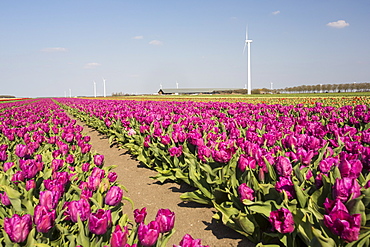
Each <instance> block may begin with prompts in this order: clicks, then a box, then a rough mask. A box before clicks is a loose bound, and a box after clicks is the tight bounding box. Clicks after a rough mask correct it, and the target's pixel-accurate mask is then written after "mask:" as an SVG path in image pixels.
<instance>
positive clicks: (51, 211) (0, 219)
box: [0, 99, 203, 247]
mask: <svg viewBox="0 0 370 247" xmlns="http://www.w3.org/2000/svg"><path fill="white" fill-rule="evenodd" d="M24 103H25V102H23V104H22V103H21V102H17V103H15V105H9V107H8V108H5V107H4V108H3V109H2V110H3V111H2V112H1V116H0V201H1V207H0V225H1V227H0V229H1V231H0V245H1V246H71V247H73V246H83V247H88V246H91V247H93V246H111V247H130V246H138V247H141V246H166V244H167V242H168V240H169V238H170V236H171V235H172V233H173V232H174V229H173V228H174V220H175V215H174V213H173V212H172V211H170V210H169V209H160V210H159V211H158V213H157V215H156V217H155V219H154V220H153V221H151V222H150V223H148V224H146V223H145V219H146V209H145V208H143V209H141V210H138V209H136V210H135V211H134V218H135V222H130V221H129V220H128V215H127V213H124V212H122V205H123V202H125V203H131V204H133V203H132V201H131V200H130V199H129V198H127V197H125V196H124V190H125V188H124V187H123V186H122V185H120V184H118V183H117V182H116V179H117V174H116V173H115V172H113V171H112V169H113V168H114V167H113V166H103V164H104V156H103V155H100V154H97V153H94V152H92V151H91V144H90V137H89V136H84V135H83V134H82V127H81V126H79V125H77V124H76V120H73V119H70V118H69V117H68V115H67V114H66V113H65V112H64V110H63V109H61V108H60V107H59V106H57V105H56V104H55V103H54V102H53V101H52V100H50V99H43V100H39V101H37V102H33V103H29V104H24ZM174 246H180V247H186V246H200V247H201V246H203V245H201V243H200V240H199V239H193V238H192V237H191V236H190V235H185V236H184V238H183V239H182V241H181V242H180V244H179V245H174Z"/></svg>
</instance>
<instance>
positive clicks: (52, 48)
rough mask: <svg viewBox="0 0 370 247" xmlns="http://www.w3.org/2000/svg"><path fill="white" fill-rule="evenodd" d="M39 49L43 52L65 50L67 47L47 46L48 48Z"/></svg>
mask: <svg viewBox="0 0 370 247" xmlns="http://www.w3.org/2000/svg"><path fill="white" fill-rule="evenodd" d="M41 51H43V52H66V51H68V49H67V48H64V47H48V48H44V49H41Z"/></svg>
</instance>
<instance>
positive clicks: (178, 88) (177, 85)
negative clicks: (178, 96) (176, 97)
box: [176, 81, 179, 89]
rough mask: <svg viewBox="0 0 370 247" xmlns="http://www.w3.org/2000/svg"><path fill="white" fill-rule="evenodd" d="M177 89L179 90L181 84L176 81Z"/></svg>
mask: <svg viewBox="0 0 370 247" xmlns="http://www.w3.org/2000/svg"><path fill="white" fill-rule="evenodd" d="M176 88H177V89H179V83H178V82H177V81H176Z"/></svg>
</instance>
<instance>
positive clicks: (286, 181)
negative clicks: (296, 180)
mask: <svg viewBox="0 0 370 247" xmlns="http://www.w3.org/2000/svg"><path fill="white" fill-rule="evenodd" d="M275 189H276V191H277V192H279V193H281V192H283V191H285V192H286V194H287V195H288V198H289V199H294V198H295V196H296V193H295V190H294V185H293V182H292V179H291V178H290V177H279V181H277V182H276V184H275Z"/></svg>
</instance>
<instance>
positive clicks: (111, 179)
mask: <svg viewBox="0 0 370 247" xmlns="http://www.w3.org/2000/svg"><path fill="white" fill-rule="evenodd" d="M107 178H108V180H109V182H111V183H113V182H115V181H116V180H117V173H115V172H109V173H108V176H107Z"/></svg>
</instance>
